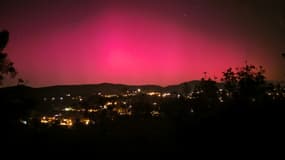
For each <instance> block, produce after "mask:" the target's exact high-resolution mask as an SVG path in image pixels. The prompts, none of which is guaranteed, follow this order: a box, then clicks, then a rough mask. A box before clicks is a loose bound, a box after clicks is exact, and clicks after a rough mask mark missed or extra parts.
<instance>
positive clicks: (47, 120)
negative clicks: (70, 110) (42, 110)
mask: <svg viewBox="0 0 285 160" xmlns="http://www.w3.org/2000/svg"><path fill="white" fill-rule="evenodd" d="M54 120H56V118H55V117H46V116H43V117H42V118H41V123H44V124H47V123H51V122H52V121H54Z"/></svg>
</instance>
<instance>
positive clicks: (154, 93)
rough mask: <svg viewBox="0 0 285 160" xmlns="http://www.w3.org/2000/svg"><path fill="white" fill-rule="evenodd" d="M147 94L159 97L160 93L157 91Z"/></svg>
mask: <svg viewBox="0 0 285 160" xmlns="http://www.w3.org/2000/svg"><path fill="white" fill-rule="evenodd" d="M147 95H149V96H158V97H160V95H161V94H160V93H159V92H148V93H147Z"/></svg>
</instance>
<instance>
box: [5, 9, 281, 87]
mask: <svg viewBox="0 0 285 160" xmlns="http://www.w3.org/2000/svg"><path fill="white" fill-rule="evenodd" d="M106 6H107V7H106ZM148 9H149V8H148ZM59 10H60V9H58V8H55V11H54V12H55V13H51V15H50V14H48V12H47V11H43V15H42V17H41V16H39V17H37V16H35V17H33V18H34V19H29V18H30V17H31V14H34V12H31V13H26V14H24V15H23V16H24V17H23V18H27V23H29V22H30V23H32V24H25V23H23V22H18V23H19V24H20V25H22V26H18V25H19V24H17V23H15V22H11V21H8V20H7V21H6V23H4V24H6V25H4V27H5V28H7V29H9V30H10V32H11V41H10V43H9V45H8V48H7V52H8V53H9V56H10V58H11V59H12V60H13V61H14V62H15V66H16V67H17V68H18V71H19V73H20V75H21V76H22V77H23V78H24V79H26V80H28V82H29V84H30V85H32V86H47V85H57V84H92V83H101V82H111V83H124V84H158V85H169V84H176V83H181V82H183V81H189V80H196V79H200V78H201V77H202V76H203V74H202V73H203V72H204V71H207V72H208V73H209V74H210V76H217V77H220V75H221V72H222V71H224V70H225V69H226V68H228V67H230V66H232V67H236V66H241V65H243V64H244V63H245V60H247V61H249V62H250V63H253V64H256V65H263V66H265V68H266V69H267V70H270V71H271V72H270V73H269V74H268V77H269V78H270V79H279V78H280V77H282V74H280V72H278V71H279V70H278V69H277V68H279V67H280V64H281V63H282V60H280V61H279V60H276V59H277V58H272V57H271V56H270V54H268V52H279V49H281V47H279V48H278V47H277V48H273V47H272V45H271V44H268V45H266V46H265V45H264V44H265V43H267V41H266V42H264V41H262V40H260V39H259V37H255V36H254V35H255V34H252V35H250V34H249V35H248V34H244V35H243V33H245V32H243V31H240V30H237V29H236V28H234V27H232V28H231V29H228V26H227V24H226V22H224V23H225V24H223V25H213V27H209V26H208V25H210V23H212V20H211V17H209V20H208V21H209V22H207V21H205V22H207V23H209V24H207V23H206V27H205V24H203V23H202V22H203V21H195V19H197V17H195V16H194V17H193V16H188V14H189V12H187V14H185V12H181V15H179V18H177V17H176V16H169V15H168V14H169V13H167V14H164V13H165V12H163V11H155V10H154V9H152V8H150V9H149V10H147V11H146V10H140V9H129V6H127V7H126V6H122V5H110V4H108V5H105V7H102V8H100V10H97V11H96V14H95V13H94V16H92V14H90V15H88V16H85V15H82V16H83V17H80V18H78V19H77V18H76V17H75V18H74V17H72V16H73V14H72V12H73V10H72V9H66V12H63V13H62V14H59V13H61V12H59ZM82 10H83V9H81V10H80V9H78V10H75V11H74V12H75V13H74V14H76V12H82ZM87 10H88V11H89V12H92V7H90V6H89V8H87ZM23 12H24V11H23ZM45 12H47V13H45ZM57 12H58V13H57ZM20 13H21V11H20ZM20 13H19V14H20ZM56 13H57V14H56ZM175 14H180V13H179V12H178V11H175ZM57 15H59V16H58V17H57ZM199 16H201V15H199V14H198V19H202V18H204V17H203V16H201V17H199ZM14 17H17V15H14ZM48 18H49V19H48ZM185 19H187V24H185V23H184V22H185V21H186V20H185ZM47 21H48V22H47ZM221 23H222V22H221ZM0 27H1V26H0ZM31 27H33V28H31ZM272 48H273V49H272ZM247 52H250V54H246V53H247ZM276 57H277V56H276ZM276 61H278V62H276ZM280 75H281V76H280Z"/></svg>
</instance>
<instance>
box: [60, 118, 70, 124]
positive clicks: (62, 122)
mask: <svg viewBox="0 0 285 160" xmlns="http://www.w3.org/2000/svg"><path fill="white" fill-rule="evenodd" d="M59 125H61V126H72V120H71V119H69V118H63V119H62V120H61V121H60V123H59Z"/></svg>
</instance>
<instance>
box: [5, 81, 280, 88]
mask: <svg viewBox="0 0 285 160" xmlns="http://www.w3.org/2000/svg"><path fill="white" fill-rule="evenodd" d="M199 81H201V79H200V80H190V81H184V82H181V83H176V84H169V85H165V86H164V85H159V84H124V83H112V82H101V83H85V84H84V83H82V84H55V85H46V86H40V87H35V86H32V85H27V84H20V85H19V84H15V85H12V86H2V87H0V89H1V88H9V87H16V86H27V87H31V88H49V87H68V86H91V85H123V86H132V87H140V86H156V87H161V88H167V87H171V86H178V85H183V84H185V83H191V82H199ZM214 81H215V80H214ZM216 82H217V83H218V84H223V82H221V81H216ZM266 82H270V83H280V84H282V83H285V80H266Z"/></svg>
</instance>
